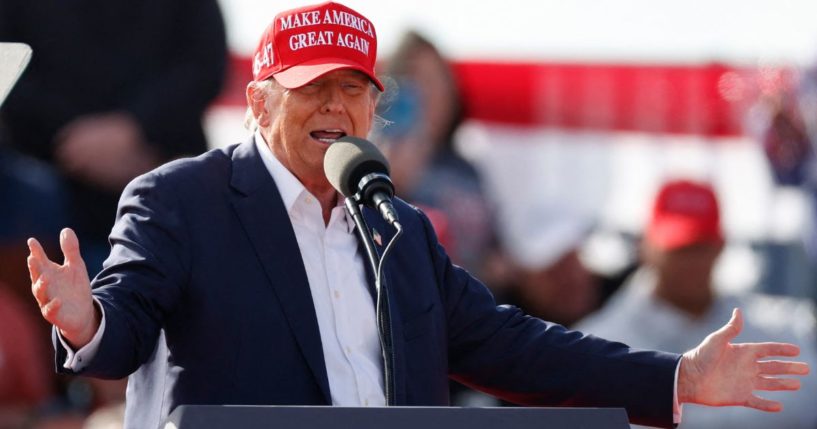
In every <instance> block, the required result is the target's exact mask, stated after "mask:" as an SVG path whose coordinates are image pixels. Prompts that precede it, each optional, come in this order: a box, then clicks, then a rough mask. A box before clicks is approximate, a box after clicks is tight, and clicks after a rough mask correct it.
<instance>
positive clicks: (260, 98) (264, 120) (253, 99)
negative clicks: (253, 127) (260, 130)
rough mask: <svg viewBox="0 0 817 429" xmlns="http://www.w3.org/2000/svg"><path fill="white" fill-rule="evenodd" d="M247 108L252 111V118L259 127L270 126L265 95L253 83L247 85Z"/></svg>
mask: <svg viewBox="0 0 817 429" xmlns="http://www.w3.org/2000/svg"><path fill="white" fill-rule="evenodd" d="M246 96H247V106H248V107H249V108H250V110H252V116H253V117H254V118H255V122H256V123H258V126H260V127H267V126H269V124H270V115H269V112H268V111H267V95H266V94H264V90H263V89H261V88H260V87H259V86H258V85H256V84H255V82H250V83H249V84H247V91H246Z"/></svg>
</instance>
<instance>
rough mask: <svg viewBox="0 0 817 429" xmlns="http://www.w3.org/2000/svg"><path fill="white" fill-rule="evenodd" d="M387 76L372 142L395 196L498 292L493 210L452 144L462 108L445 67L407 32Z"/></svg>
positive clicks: (431, 46) (456, 260)
mask: <svg viewBox="0 0 817 429" xmlns="http://www.w3.org/2000/svg"><path fill="white" fill-rule="evenodd" d="M386 76H389V77H390V78H392V79H394V82H395V83H396V89H395V95H393V96H392V97H391V99H390V100H388V101H386V102H384V103H381V105H380V106H378V113H379V114H380V116H382V117H383V118H384V119H385V120H386V121H387V124H386V125H384V126H383V127H380V128H378V129H376V133H375V135H374V136H373V139H374V141H375V142H376V143H379V145H380V147H381V149H382V150H383V152H384V154H385V155H386V157H387V158H388V160H389V164H390V166H391V177H392V180H393V181H394V184H395V188H396V193H397V194H398V195H399V196H400V197H401V198H404V199H405V200H406V201H408V202H410V203H412V204H416V205H418V206H419V207H421V208H423V209H424V210H425V211H427V213H428V215H429V218H430V219H431V221H432V223H433V224H434V227H435V229H436V230H437V233H438V235H439V236H440V237H441V241H442V242H443V243H444V245H445V248H446V250H447V251H448V252H449V254H450V255H451V257H452V259H453V261H454V263H456V264H458V265H461V266H462V267H464V268H465V269H467V270H468V271H470V272H472V273H474V274H475V275H477V276H479V277H480V278H482V279H483V280H484V281H485V282H486V284H487V285H488V286H489V287H491V288H492V289H495V288H497V287H499V284H501V283H503V282H504V281H505V278H504V277H505V276H504V273H505V271H506V270H503V267H504V266H505V264H504V258H503V257H502V254H501V253H500V251H499V248H498V243H497V240H496V235H495V229H494V218H493V214H492V209H491V207H490V203H489V200H488V198H487V197H486V196H485V193H484V190H483V187H482V183H481V179H480V177H479V173H478V172H477V170H476V169H475V168H474V166H472V165H471V164H470V163H469V162H468V161H467V160H466V159H465V158H463V157H462V156H461V155H460V154H459V153H458V151H457V150H456V148H455V144H454V142H455V138H454V137H455V133H456V131H457V129H458V127H459V126H460V123H461V122H462V119H463V111H462V109H463V106H462V102H461V97H460V93H459V90H458V88H457V82H456V77H455V75H454V73H453V71H452V69H451V65H450V63H449V62H448V61H447V60H446V59H445V58H444V57H443V56H442V54H440V52H439V50H438V49H437V48H436V47H435V46H434V44H432V43H431V41H429V40H428V39H427V38H425V37H424V36H422V35H420V34H419V33H418V32H416V31H408V32H406V33H405V34H404V35H403V37H402V39H401V41H400V43H399V44H398V47H397V49H396V50H395V52H394V53H393V54H392V56H391V57H390V58H389V59H388V61H387V69H386ZM387 98H388V97H387Z"/></svg>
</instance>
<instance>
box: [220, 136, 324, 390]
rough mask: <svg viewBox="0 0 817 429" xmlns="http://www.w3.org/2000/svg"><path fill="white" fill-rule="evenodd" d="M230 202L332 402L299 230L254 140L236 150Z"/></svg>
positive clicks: (296, 336) (306, 355)
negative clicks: (299, 245)
mask: <svg viewBox="0 0 817 429" xmlns="http://www.w3.org/2000/svg"><path fill="white" fill-rule="evenodd" d="M232 158H233V172H232V179H231V182H230V185H231V186H232V187H233V189H235V190H236V191H238V192H236V193H235V194H234V195H233V198H232V203H233V207H234V208H235V211H236V213H237V214H238V217H239V219H240V220H241V224H242V225H243V227H244V230H245V232H246V233H247V236H248V237H249V239H250V241H251V242H252V245H253V247H254V249H255V252H256V255H257V256H258V259H260V260H261V264H262V265H263V266H264V270H265V272H266V274H267V277H268V278H269V280H270V284H271V285H272V287H273V289H274V291H275V294H276V296H277V297H278V301H279V303H280V306H281V309H282V310H283V312H284V314H285V316H286V318H287V321H288V322H289V325H290V328H291V329H292V332H293V333H294V335H295V338H296V341H297V342H298V345H299V347H300V348H301V352H302V353H303V354H304V357H305V358H306V361H307V363H308V365H309V367H310V368H311V370H312V373H313V375H314V376H315V379H316V380H317V382H318V384H319V385H320V387H321V391H322V392H323V395H324V399H325V400H326V403H327V404H331V403H332V399H331V396H330V393H329V380H328V378H327V375H326V365H325V362H324V359H323V349H322V346H321V338H320V331H319V329H318V319H317V316H316V315H315V306H314V304H313V302H312V294H311V292H310V289H309V282H308V280H307V277H306V270H305V268H304V265H303V261H302V260H301V253H300V251H299V249H298V242H297V240H296V239H295V232H294V231H293V229H292V224H291V223H290V220H289V215H288V214H287V212H286V209H285V207H284V203H283V201H282V200H281V195H280V194H279V192H278V188H277V187H276V186H275V182H274V181H273V180H272V177H271V176H270V174H269V172H268V171H267V169H266V168H265V167H264V164H263V162H262V161H261V158H260V155H259V154H258V151H257V149H256V147H255V143H254V139H253V138H250V139H249V140H248V141H246V142H244V143H243V144H241V145H239V146H238V147H237V148H236V149H235V151H234V152H233V156H232Z"/></svg>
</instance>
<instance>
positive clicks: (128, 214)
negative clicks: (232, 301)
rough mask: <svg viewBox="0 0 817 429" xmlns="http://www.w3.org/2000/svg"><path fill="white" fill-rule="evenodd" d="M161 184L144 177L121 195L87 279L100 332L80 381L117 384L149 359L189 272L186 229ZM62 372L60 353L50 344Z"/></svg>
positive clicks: (150, 176) (154, 177)
mask: <svg viewBox="0 0 817 429" xmlns="http://www.w3.org/2000/svg"><path fill="white" fill-rule="evenodd" d="M165 182H169V180H167V178H166V177H164V176H162V175H160V174H158V173H155V172H154V173H149V174H147V175H144V176H141V177H139V178H137V179H136V180H134V181H133V182H131V184H130V185H128V187H127V188H126V189H125V191H124V193H123V194H122V198H121V200H120V203H119V209H118V213H117V220H116V224H115V225H114V228H113V231H112V232H111V236H110V242H111V254H110V256H109V257H108V259H107V260H106V261H105V264H104V266H103V269H102V271H101V272H100V273H99V275H98V276H97V277H96V278H95V279H94V280H93V282H92V287H93V295H94V297H95V298H96V299H97V300H98V302H99V303H100V305H102V306H103V308H104V311H105V320H106V321H105V331H104V332H103V333H102V339H101V342H100V344H99V348H98V349H97V352H96V355H95V356H94V358H93V359H92V361H91V362H87V363H86V364H87V366H86V367H85V368H84V369H83V370H82V372H81V373H82V374H83V375H89V376H94V377H100V378H122V377H125V376H127V375H129V374H130V373H132V372H133V371H135V370H136V369H137V368H138V367H139V366H140V365H141V364H142V363H144V362H145V361H147V360H148V358H150V356H151V354H152V353H153V351H154V349H155V348H156V341H157V338H158V337H159V332H160V329H161V327H162V325H163V322H164V319H165V318H166V317H167V316H168V314H170V313H171V312H172V311H173V310H174V307H176V305H177V303H178V302H179V300H180V298H181V296H182V294H183V292H184V288H185V286H186V284H187V283H188V273H189V268H190V258H189V257H190V252H189V246H188V245H187V243H188V240H187V239H186V234H187V229H186V228H185V222H184V219H183V214H182V212H181V209H180V204H179V203H178V200H177V199H176V197H175V195H176V194H175V193H174V192H173V187H172V185H171V184H170V183H165ZM55 347H56V350H57V353H56V362H55V363H56V366H57V369H58V370H59V371H61V372H70V371H69V370H66V369H64V368H63V367H62V364H63V362H64V361H65V357H66V350H65V349H64V348H63V347H62V345H61V344H60V343H59V341H55Z"/></svg>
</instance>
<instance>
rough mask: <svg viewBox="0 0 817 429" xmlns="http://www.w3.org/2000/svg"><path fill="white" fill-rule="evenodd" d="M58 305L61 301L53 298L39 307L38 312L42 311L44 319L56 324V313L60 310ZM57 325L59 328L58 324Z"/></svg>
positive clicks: (60, 305) (60, 304)
mask: <svg viewBox="0 0 817 429" xmlns="http://www.w3.org/2000/svg"><path fill="white" fill-rule="evenodd" d="M60 307H62V301H60V299H59V298H54V299H52V300H51V301H48V302H47V303H46V304H45V305H43V306H42V307H40V313H42V315H43V317H44V318H45V320H47V321H48V322H49V323H51V324H52V325H54V326H57V313H58V312H59V311H60ZM57 327H58V328H59V326H57Z"/></svg>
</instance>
